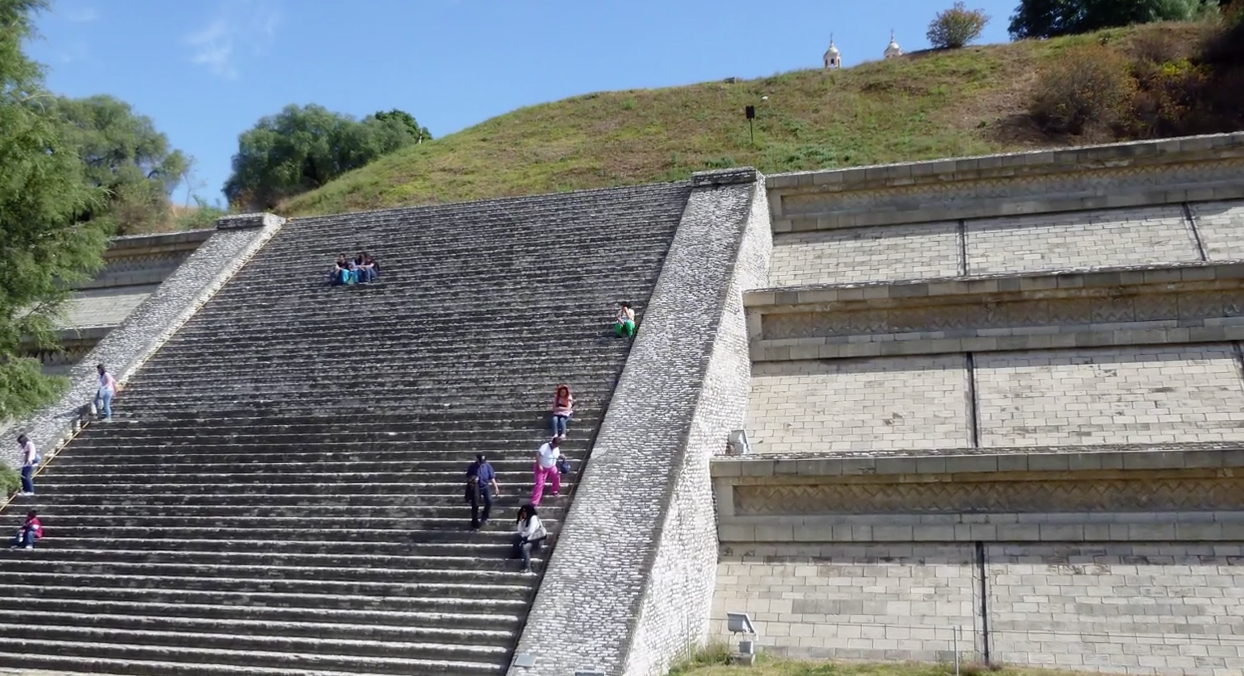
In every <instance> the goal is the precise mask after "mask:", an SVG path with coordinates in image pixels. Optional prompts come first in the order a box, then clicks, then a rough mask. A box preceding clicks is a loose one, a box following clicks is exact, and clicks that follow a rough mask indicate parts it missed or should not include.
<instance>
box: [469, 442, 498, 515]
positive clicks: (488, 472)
mask: <svg viewBox="0 0 1244 676" xmlns="http://www.w3.org/2000/svg"><path fill="white" fill-rule="evenodd" d="M466 475H467V487H466V501H467V502H469V503H471V530H479V529H480V528H482V527H483V526H484V524H485V523H488V516H489V514H491V513H492V498H493V496H495V495H501V487H500V486H498V485H497V473H496V472H495V471H494V470H493V468H492V465H490V464H488V459H487V458H485V457H484V454H483V453H480V454H479V455H477V456H475V462H473V463H471V466H470V467H467V471H466ZM480 506H483V508H484V512H483V514H481V513H480Z"/></svg>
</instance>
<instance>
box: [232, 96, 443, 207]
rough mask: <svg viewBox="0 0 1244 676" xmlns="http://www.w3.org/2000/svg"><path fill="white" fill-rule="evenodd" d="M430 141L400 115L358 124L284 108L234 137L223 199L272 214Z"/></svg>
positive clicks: (312, 109) (318, 110)
mask: <svg viewBox="0 0 1244 676" xmlns="http://www.w3.org/2000/svg"><path fill="white" fill-rule="evenodd" d="M431 138H432V135H431V134H430V133H428V130H427V128H425V127H421V126H419V123H418V122H417V121H416V120H415V118H414V116H412V115H411V114H410V113H407V112H405V111H401V110H391V111H387V112H378V113H374V114H372V115H369V116H367V117H365V118H363V119H362V120H356V119H354V118H353V117H351V116H349V115H343V114H341V113H334V112H332V111H330V110H328V109H327V108H324V107H323V106H317V105H314V104H312V105H307V106H302V107H300V106H296V105H290V106H286V107H285V109H284V110H282V111H281V112H280V113H278V114H276V115H272V116H268V117H264V118H262V119H261V120H259V122H258V123H257V124H256V125H255V126H254V127H253V128H251V129H249V130H247V131H245V132H243V133H242V134H241V136H239V137H238V152H237V154H236V155H234V156H233V174H232V175H231V176H230V177H229V180H228V181H226V182H225V187H224V192H225V196H226V197H227V198H228V200H229V203H230V204H233V205H235V206H240V207H244V208H249V209H271V208H273V207H275V206H276V205H277V204H278V203H279V202H280V201H281V200H282V199H285V198H287V197H291V196H293V195H297V194H299V193H303V192H306V191H308V190H314V189H315V188H318V187H320V186H322V185H324V184H325V183H328V182H329V181H331V180H333V179H335V178H337V177H338V176H341V175H342V174H344V173H346V172H347V171H350V170H352V169H358V168H359V167H362V166H364V165H366V164H368V163H370V162H372V161H374V160H376V159H377V158H379V157H381V156H383V155H387V154H388V153H391V152H393V151H395V150H398V149H400V148H405V147H406V146H410V145H414V144H416V143H422V142H423V141H426V140H430V139H431Z"/></svg>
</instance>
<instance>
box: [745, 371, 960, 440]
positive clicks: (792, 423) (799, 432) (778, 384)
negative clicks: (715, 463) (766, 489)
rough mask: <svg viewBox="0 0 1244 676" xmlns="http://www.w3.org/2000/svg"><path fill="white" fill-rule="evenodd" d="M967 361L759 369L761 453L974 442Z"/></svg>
mask: <svg viewBox="0 0 1244 676" xmlns="http://www.w3.org/2000/svg"><path fill="white" fill-rule="evenodd" d="M967 402H968V396H967V371H966V358H965V357H964V356H962V355H954V356H946V357H897V358H883V359H865V360H858V361H802V362H770V363H762V364H756V365H754V366H753V370H752V396H751V402H750V410H749V412H748V422H747V429H748V434H749V435H750V436H751V440H752V441H753V450H755V451H756V452H758V453H788V452H801V451H872V450H893V449H913V450H914V449H926V448H937V447H948V446H949V447H959V446H967V445H970V444H971V432H970V428H969V426H968V419H969V418H968V405H967Z"/></svg>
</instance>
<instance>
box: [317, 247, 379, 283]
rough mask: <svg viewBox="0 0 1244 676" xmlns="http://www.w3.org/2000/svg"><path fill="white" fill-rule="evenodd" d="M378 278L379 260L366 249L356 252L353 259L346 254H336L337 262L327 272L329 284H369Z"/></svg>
mask: <svg viewBox="0 0 1244 676" xmlns="http://www.w3.org/2000/svg"><path fill="white" fill-rule="evenodd" d="M379 278H380V262H379V261H377V260H376V259H375V258H373V257H372V255H371V254H369V253H367V252H366V251H360V252H358V255H357V256H355V257H354V260H350V259H349V258H346V255H345V254H344V253H343V254H338V255H337V262H336V263H335V264H333V269H332V270H330V271H329V272H328V284H329V285H330V286H352V285H354V284H370V283H371V282H374V281H376V280H377V279H379Z"/></svg>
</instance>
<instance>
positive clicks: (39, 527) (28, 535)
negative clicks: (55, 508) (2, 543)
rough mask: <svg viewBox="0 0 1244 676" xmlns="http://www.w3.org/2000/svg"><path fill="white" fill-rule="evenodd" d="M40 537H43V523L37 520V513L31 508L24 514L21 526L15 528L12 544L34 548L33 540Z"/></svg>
mask: <svg viewBox="0 0 1244 676" xmlns="http://www.w3.org/2000/svg"><path fill="white" fill-rule="evenodd" d="M41 537H43V524H42V523H40V522H39V514H38V513H37V512H35V510H33V509H32V510H30V511H29V512H28V513H27V514H26V520H25V521H23V522H22V527H21V528H18V529H17V535H16V537H14V538H13V546H14V547H25V548H26V549H34V548H35V541H36V540H38V539H39V538H41Z"/></svg>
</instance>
